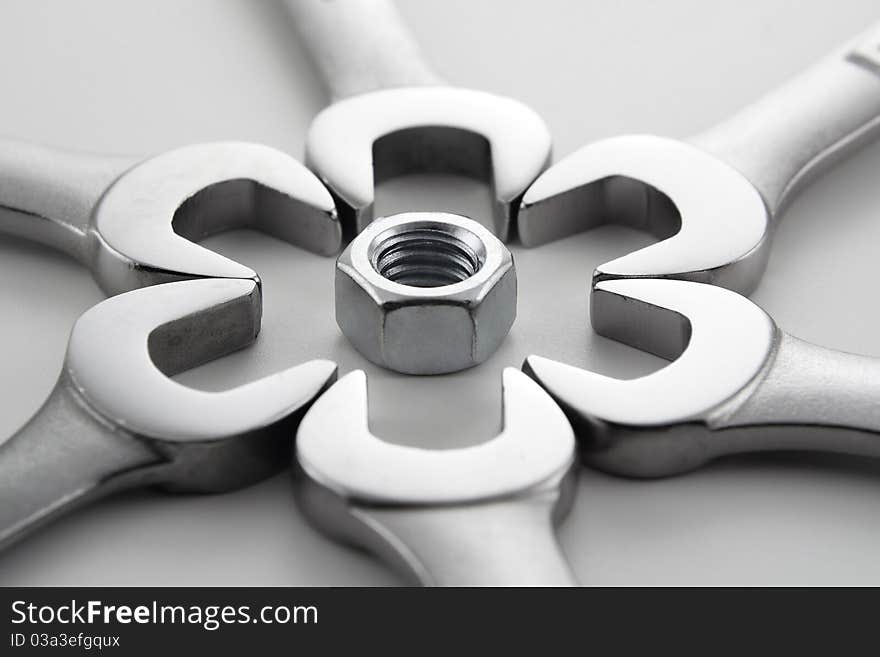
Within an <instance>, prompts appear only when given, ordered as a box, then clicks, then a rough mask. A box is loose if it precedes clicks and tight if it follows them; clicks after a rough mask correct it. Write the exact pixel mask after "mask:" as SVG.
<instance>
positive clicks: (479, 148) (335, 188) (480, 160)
mask: <svg viewBox="0 0 880 657" xmlns="http://www.w3.org/2000/svg"><path fill="white" fill-rule="evenodd" d="M286 4H287V6H288V8H289V10H290V13H291V16H292V17H293V22H294V26H295V28H296V31H297V34H298V36H299V38H300V41H301V42H302V43H303V44H304V45H305V46H306V48H307V50H308V52H309V54H310V56H311V58H312V60H314V62H315V64H316V66H317V68H318V70H319V71H320V73H321V75H322V77H323V78H324V81H325V83H326V85H327V86H328V87H329V90H330V95H331V105H330V106H329V107H327V108H326V109H324V110H323V111H322V112H321V113H320V114H318V116H317V117H316V118H315V120H314V121H313V122H312V126H311V128H310V130H309V134H308V137H307V141H306V164H307V165H308V166H309V167H311V168H312V169H313V170H314V171H315V172H316V173H317V174H318V175H319V176H320V177H321V179H322V180H323V181H324V183H325V184H326V185H327V186H328V187H329V188H330V190H331V191H332V192H333V194H334V195H335V197H336V199H337V201H338V206H339V211H340V215H341V218H342V220H343V222H344V223H345V224H347V229H348V230H349V231H351V232H353V233H358V232H360V231H361V230H363V228H364V227H365V226H366V225H367V224H368V223H370V221H372V220H373V198H374V192H373V185H374V183H380V182H382V181H383V180H387V179H389V178H395V177H397V176H401V175H404V174H407V173H434V172H446V173H457V174H461V175H466V176H470V177H473V178H477V179H480V180H485V181H486V182H489V183H490V184H491V185H492V188H493V193H494V196H495V207H494V211H493V227H494V232H495V234H496V235H497V236H498V237H499V239H501V240H507V238H508V234H509V229H510V227H511V224H512V222H513V221H514V220H515V217H516V210H517V207H518V205H519V199H520V197H521V196H522V194H523V192H524V191H525V189H526V188H527V187H528V186H529V184H530V183H531V182H532V181H533V180H534V179H535V178H536V177H537V176H538V174H539V173H540V172H541V171H543V169H544V168H545V167H546V166H547V164H548V163H549V159H550V151H551V138H550V132H549V130H548V129H547V126H546V125H545V124H544V122H543V120H542V119H541V118H540V117H539V116H538V115H537V114H536V113H535V112H534V111H533V110H531V109H529V108H528V107H526V106H525V105H523V104H522V103H520V102H518V101H515V100H512V99H510V98H505V97H502V96H498V95H495V94H490V93H486V92H482V91H473V90H469V89H462V88H458V87H451V86H448V85H447V84H446V83H445V82H444V81H443V80H442V79H441V78H440V77H439V76H438V75H437V74H436V73H434V72H433V71H432V70H431V69H430V67H429V66H428V64H427V63H425V61H424V60H423V59H422V56H421V53H420V52H419V49H418V46H417V45H416V43H415V40H414V39H413V37H412V35H411V34H410V33H409V30H408V29H407V28H406V26H405V25H404V24H403V22H402V20H401V18H400V16H399V14H398V13H397V11H396V9H395V8H394V5H393V4H392V3H391V2H390V0H344V1H342V0H286ZM438 209H439V208H438Z"/></svg>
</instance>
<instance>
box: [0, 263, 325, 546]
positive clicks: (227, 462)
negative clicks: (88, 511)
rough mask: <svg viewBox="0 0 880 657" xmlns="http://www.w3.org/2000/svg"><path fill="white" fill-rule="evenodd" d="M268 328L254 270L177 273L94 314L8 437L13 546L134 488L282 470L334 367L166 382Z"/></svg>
mask: <svg viewBox="0 0 880 657" xmlns="http://www.w3.org/2000/svg"><path fill="white" fill-rule="evenodd" d="M259 327H260V294H259V289H258V286H257V284H256V283H255V282H254V281H253V280H241V279H210V278H208V279H199V280H193V281H181V282H176V283H167V284H164V285H157V286H154V287H148V288H144V289H141V290H136V291H133V292H129V293H127V294H122V295H119V296H115V297H111V298H110V299H108V300H106V301H103V302H101V303H99V304H97V305H96V306H94V307H93V308H91V309H90V310H88V311H86V312H85V313H84V314H83V315H82V316H81V317H80V318H79V319H78V320H77V322H76V324H75V325H74V327H73V331H72V332H71V335H70V342H69V344H68V348H67V356H66V359H65V362H64V366H63V368H62V371H61V375H60V376H59V378H58V382H57V383H56V385H55V388H54V389H53V390H52V392H51V394H50V395H49V397H48V399H47V400H46V402H45V403H44V404H43V406H42V408H41V409H40V410H39V411H38V412H37V413H36V414H35V415H34V416H33V417H32V418H31V420H30V421H29V422H28V423H27V424H26V425H25V426H24V427H23V428H21V429H20V430H19V431H18V432H17V433H16V434H15V435H13V436H12V437H11V438H9V439H8V440H7V441H6V442H4V443H2V444H0V500H2V504H0V547H5V546H7V545H9V544H10V543H12V542H13V541H15V540H18V539H20V538H21V537H23V536H24V535H26V534H27V533H28V532H30V531H32V530H34V529H35V528H37V527H39V526H40V525H43V524H44V523H47V522H49V521H51V520H52V519H54V518H56V517H57V516H59V515H61V514H62V513H64V512H66V511H68V510H70V509H73V508H75V507H78V506H80V505H82V504H85V503H87V502H90V501H92V500H94V499H96V498H98V497H101V496H104V495H107V494H110V493H113V492H115V491H118V490H121V489H126V488H132V487H136V486H151V485H158V486H161V487H163V488H165V489H167V490H171V491H183V492H201V493H211V492H220V491H227V490H232V489H235V488H239V487H242V486H247V485H249V484H251V483H254V482H256V481H259V480H260V479H263V478H265V477H268V476H269V475H271V474H274V473H275V472H277V471H278V470H279V469H280V467H279V466H283V465H284V464H285V463H287V462H288V461H287V459H288V458H289V454H290V448H291V438H292V436H293V434H294V431H295V429H296V426H297V424H298V422H299V420H300V418H301V417H302V414H303V413H304V411H305V409H306V408H307V407H308V406H309V404H310V403H311V402H312V400H314V399H315V397H316V396H318V395H319V394H320V393H321V392H322V391H323V390H324V389H325V388H326V387H327V386H328V385H330V384H331V383H332V382H333V381H334V380H335V378H336V365H335V363H332V362H330V361H324V360H313V361H309V362H307V363H304V364H302V365H299V366H297V367H292V368H290V369H287V370H284V371H283V372H280V373H278V374H273V375H272V376H269V377H265V378H262V379H259V380H257V381H253V382H251V383H248V384H246V385H243V386H240V387H238V388H234V389H231V390H226V391H223V392H204V391H199V390H193V389H191V388H187V387H185V386H182V385H180V384H178V383H176V382H174V381H172V380H171V379H169V378H167V375H171V374H174V373H177V372H181V371H183V370H186V369H189V368H191V367H194V366H196V365H199V364H202V363H204V362H206V361H209V360H213V359H215V358H218V357H220V356H223V355H225V354H228V353H230V352H232V351H235V350H237V349H240V348H242V347H245V346H247V345H248V344H250V343H251V342H253V341H254V339H256V336H257V333H258V332H259Z"/></svg>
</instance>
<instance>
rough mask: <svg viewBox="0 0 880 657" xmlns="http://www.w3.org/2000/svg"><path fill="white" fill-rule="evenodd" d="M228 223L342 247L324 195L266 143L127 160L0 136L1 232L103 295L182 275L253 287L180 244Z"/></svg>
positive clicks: (231, 269) (331, 249)
mask: <svg viewBox="0 0 880 657" xmlns="http://www.w3.org/2000/svg"><path fill="white" fill-rule="evenodd" d="M232 228H255V229H258V230H262V231H264V232H266V233H269V234H270V235H273V236H275V237H278V238H280V239H282V240H285V241H287V242H290V243H291V244H295V245H297V246H301V247H303V248H305V249H308V250H310V251H313V252H316V253H319V254H322V255H332V254H334V253H336V252H337V251H338V250H339V247H340V244H341V230H340V226H339V222H338V220H337V217H336V211H335V208H334V205H333V199H332V197H331V196H330V194H329V193H328V192H327V190H326V189H325V188H324V187H323V185H321V183H320V181H319V180H318V179H317V178H315V176H314V175H312V173H311V172H309V171H308V169H306V168H305V167H304V166H303V165H301V164H300V163H299V162H297V161H296V160H294V159H293V158H291V157H289V156H288V155H285V154H284V153H281V152H279V151H277V150H275V149H272V148H269V147H267V146H261V145H258V144H248V143H241V142H228V143H209V144H196V145H192V146H185V147H183V148H179V149H176V150H172V151H169V152H166V153H163V154H161V155H158V156H155V157H152V158H150V159H147V160H144V161H142V162H137V161H134V160H129V159H126V158H114V157H99V156H89V155H82V154H73V153H67V152H64V151H58V150H53V149H49V148H44V147H40V146H34V145H31V144H24V143H18V142H11V141H2V142H0V232H3V233H7V234H12V235H17V236H21V237H24V238H26V239H29V240H33V241H37V242H42V243H44V244H47V245H49V246H51V247H54V248H56V249H59V250H60V251H63V252H65V253H68V254H70V255H71V256H73V257H74V258H76V259H77V260H79V261H80V262H82V263H83V264H84V265H85V266H86V267H88V268H89V269H91V271H92V273H93V275H94V277H95V280H96V281H97V283H98V285H99V286H100V287H101V288H102V289H103V290H104V292H106V293H107V294H110V295H112V294H118V293H120V292H125V291H128V290H133V289H135V288H139V287H143V286H146V285H153V284H155V283H166V282H169V281H174V280H180V279H191V278H212V277H215V278H242V279H252V280H254V281H258V282H259V279H258V277H257V275H256V273H254V271H253V270H251V269H250V268H248V267H245V266H243V265H240V264H238V263H237V262H234V261H232V260H230V259H229V258H226V257H224V256H221V255H220V254H218V253H215V252H213V251H210V250H208V249H206V248H204V247H201V246H198V245H196V244H194V243H193V242H192V241H190V240H199V239H202V238H204V237H207V236H208V235H211V234H213V233H216V232H219V231H223V230H228V229H232ZM257 321H259V318H257Z"/></svg>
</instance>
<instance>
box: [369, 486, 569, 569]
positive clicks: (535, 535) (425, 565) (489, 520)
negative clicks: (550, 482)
mask: <svg viewBox="0 0 880 657" xmlns="http://www.w3.org/2000/svg"><path fill="white" fill-rule="evenodd" d="M557 495H558V493H556V492H554V493H545V494H543V495H529V496H527V497H524V498H517V499H512V500H501V501H497V502H487V503H483V504H473V505H462V506H448V507H434V508H424V507H415V508H406V507H404V508H393V509H368V510H363V511H362V517H363V516H366V518H367V523H368V524H370V525H372V526H373V527H374V528H380V529H379V534H380V535H383V536H386V537H387V536H389V535H390V536H392V537H393V540H388V541H386V543H387V546H386V551H387V550H392V551H393V552H394V553H395V554H393V555H392V557H391V560H392V561H394V562H396V563H402V564H403V566H404V567H405V568H406V569H407V570H408V571H409V574H411V575H413V576H414V577H415V579H416V580H418V581H419V582H420V583H421V584H424V585H425V586H576V585H577V583H576V582H575V579H574V576H573V575H572V572H571V569H570V568H569V566H568V563H567V562H566V560H565V557H564V556H563V555H562V551H561V550H560V548H559V544H558V543H557V541H556V536H555V534H554V530H553V520H552V516H553V507H554V506H555V504H556V499H557ZM386 557H387V554H386Z"/></svg>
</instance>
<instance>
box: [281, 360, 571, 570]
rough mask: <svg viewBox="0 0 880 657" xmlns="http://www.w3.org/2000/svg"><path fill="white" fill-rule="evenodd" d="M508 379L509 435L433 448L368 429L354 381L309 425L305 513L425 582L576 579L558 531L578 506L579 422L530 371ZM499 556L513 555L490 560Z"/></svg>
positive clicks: (302, 492)
mask: <svg viewBox="0 0 880 657" xmlns="http://www.w3.org/2000/svg"><path fill="white" fill-rule="evenodd" d="M503 383H504V394H503V397H504V428H503V430H502V432H501V434H499V436H497V437H496V438H495V439H493V440H490V441H488V442H487V443H482V444H480V445H476V446H474V447H468V448H462V449H455V450H425V449H419V448H413V447H405V446H402V445H393V444H391V443H386V442H384V441H382V440H380V439H379V438H377V437H375V436H373V435H372V434H370V433H369V428H368V420H367V396H366V392H367V388H366V377H365V375H364V373H363V372H362V371H355V372H352V373H350V374H348V375H346V376H345V377H343V378H342V379H340V380H339V382H338V383H337V384H336V385H334V386H333V387H332V388H331V389H330V390H329V391H328V392H327V393H325V394H324V395H323V396H322V397H321V398H320V399H319V400H318V401H317V402H316V403H315V405H314V406H313V407H312V409H311V410H310V412H309V413H308V414H307V415H306V417H305V418H304V420H303V422H302V423H301V425H300V429H299V431H298V434H297V446H296V463H295V465H294V472H295V481H296V483H297V490H298V495H297V499H298V503H299V505H300V508H301V509H302V510H303V512H304V514H305V515H306V517H307V518H309V520H310V521H311V522H312V523H313V524H314V525H315V526H316V527H317V528H318V529H319V530H321V531H323V532H324V533H326V534H327V535H328V536H330V537H332V538H335V539H337V540H340V541H343V542H345V543H348V544H352V545H355V546H358V547H361V548H363V549H366V550H368V551H370V552H372V553H373V554H375V555H376V556H378V557H379V558H381V559H382V560H384V561H385V562H386V563H388V564H389V565H390V566H392V567H393V568H395V569H396V570H397V571H398V572H400V573H402V574H403V575H404V576H405V577H407V578H409V579H410V580H411V581H413V582H416V583H421V584H425V585H449V584H458V585H462V584H481V583H487V584H488V583H495V584H499V583H506V584H511V583H520V584H545V585H546V584H570V583H571V581H572V578H571V573H570V571H569V569H568V567H567V566H566V565H565V563H564V559H563V558H562V557H561V553H560V552H559V548H558V545H557V544H556V541H555V538H554V536H553V526H554V524H555V523H557V522H559V521H560V520H561V519H562V518H563V517H564V516H565V514H566V513H567V512H568V510H569V509H570V507H571V503H572V497H573V494H572V490H573V482H574V477H575V476H576V474H575V473H576V469H575V467H574V466H575V453H574V449H575V448H574V437H573V434H572V431H571V427H570V426H569V425H568V422H567V421H566V420H565V417H564V416H563V414H562V413H561V412H560V411H559V409H558V408H557V407H556V406H555V404H553V402H552V400H550V399H549V398H548V397H547V396H546V395H544V394H543V392H541V390H540V388H538V387H537V386H536V385H534V384H533V383H532V382H530V381H529V380H528V378H527V377H525V376H523V375H522V374H521V373H519V372H517V371H516V370H513V369H507V370H505V372H504V377H503ZM539 436H540V442H536V438H537V437H539ZM496 548H497V549H496ZM518 550H519V551H518ZM493 551H494V552H500V553H502V554H503V555H505V556H504V557H499V559H498V561H497V562H495V561H494V560H492V559H491V558H490V559H488V561H487V557H486V554H487V553H491V552H493ZM511 552H512V553H513V554H512V555H511ZM448 555H458V556H455V557H454V558H452V559H450V557H449V556H448ZM451 562H454V563H451ZM478 564H479V565H478ZM484 580H485V581H484Z"/></svg>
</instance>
